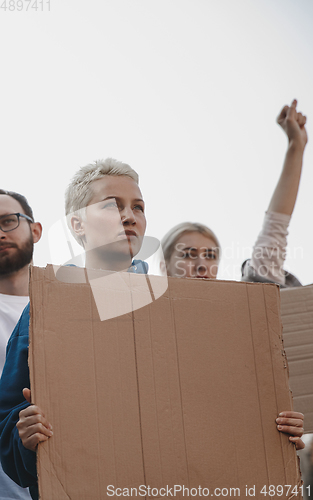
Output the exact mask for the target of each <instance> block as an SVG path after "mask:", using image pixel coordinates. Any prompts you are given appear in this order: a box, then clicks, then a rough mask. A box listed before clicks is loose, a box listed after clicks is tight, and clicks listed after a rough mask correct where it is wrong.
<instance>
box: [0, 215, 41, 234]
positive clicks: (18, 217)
mask: <svg viewBox="0 0 313 500" xmlns="http://www.w3.org/2000/svg"><path fill="white" fill-rule="evenodd" d="M10 215H16V216H17V222H18V224H17V226H16V227H14V228H13V229H8V230H6V229H2V227H1V220H2V219H5V217H10ZM20 217H24V219H26V220H27V221H29V222H31V223H33V222H34V221H33V219H32V218H31V217H29V216H28V215H25V214H21V213H20V212H16V213H14V214H6V215H1V217H0V229H1V231H2V232H3V233H9V232H10V231H14V230H15V229H17V228H18V227H19V225H20Z"/></svg>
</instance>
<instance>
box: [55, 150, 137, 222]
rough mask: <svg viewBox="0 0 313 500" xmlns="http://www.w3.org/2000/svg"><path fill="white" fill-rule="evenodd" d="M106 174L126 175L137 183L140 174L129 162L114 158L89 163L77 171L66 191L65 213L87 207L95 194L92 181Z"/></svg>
mask: <svg viewBox="0 0 313 500" xmlns="http://www.w3.org/2000/svg"><path fill="white" fill-rule="evenodd" d="M105 175H126V177H130V178H131V179H133V180H134V181H135V182H136V183H137V184H138V182H139V176H138V174H137V172H135V170H133V169H132V168H131V167H130V166H129V165H127V163H122V162H121V161H118V160H115V159H114V158H107V159H106V160H97V161H95V162H94V163H89V164H88V165H86V166H85V167H81V168H80V169H79V170H78V172H76V174H75V175H74V177H73V178H72V180H71V182H70V184H69V186H68V188H67V189H66V191H65V214H66V215H68V214H70V213H73V212H76V211H77V210H80V209H81V208H84V207H87V205H88V203H89V202H90V200H91V198H92V196H93V192H92V188H91V183H92V182H93V181H96V180H98V179H101V178H102V177H104V176H105Z"/></svg>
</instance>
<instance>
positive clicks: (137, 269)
mask: <svg viewBox="0 0 313 500" xmlns="http://www.w3.org/2000/svg"><path fill="white" fill-rule="evenodd" d="M148 269H149V266H148V264H147V263H146V262H144V261H143V260H133V262H132V267H131V268H130V272H134V273H136V274H148Z"/></svg>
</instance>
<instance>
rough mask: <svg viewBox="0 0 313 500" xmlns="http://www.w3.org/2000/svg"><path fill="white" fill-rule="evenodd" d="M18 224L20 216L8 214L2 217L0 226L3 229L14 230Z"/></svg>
mask: <svg viewBox="0 0 313 500" xmlns="http://www.w3.org/2000/svg"><path fill="white" fill-rule="evenodd" d="M17 226H18V216H17V215H14V214H12V215H6V216H5V217H1V219H0V227H1V229H2V231H12V229H15V228H16V227H17Z"/></svg>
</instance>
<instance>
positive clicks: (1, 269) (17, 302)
mask: <svg viewBox="0 0 313 500" xmlns="http://www.w3.org/2000/svg"><path fill="white" fill-rule="evenodd" d="M41 232H42V228H41V224H40V223H39V222H34V216H33V212H32V209H31V207H30V206H29V204H28V202H27V200H26V198H25V197H24V196H22V195H21V194H18V193H14V192H12V191H5V190H3V189H0V375H1V373H2V370H3V366H4V361H5V350H6V345H7V341H8V339H9V337H10V335H11V333H12V332H13V330H14V327H15V325H16V323H17V321H18V320H19V317H20V315H21V313H22V311H23V309H24V307H25V306H26V305H27V303H28V282H29V272H28V266H29V264H30V262H31V260H32V256H33V247H34V243H36V242H37V241H39V239H40V237H41ZM11 498H14V499H16V500H21V499H23V500H24V499H27V500H29V499H30V498H31V497H30V494H29V491H28V488H27V489H25V488H21V487H20V486H18V485H17V484H16V483H14V482H13V481H12V480H11V479H10V478H9V477H8V476H7V475H6V474H5V473H4V472H3V470H2V467H1V465H0V500H8V499H11Z"/></svg>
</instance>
